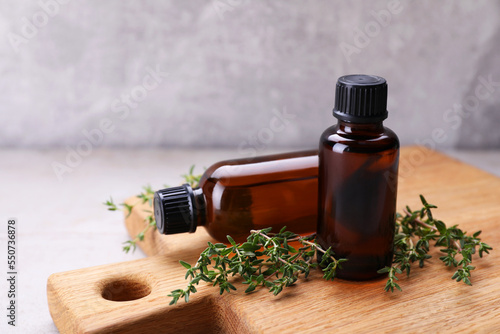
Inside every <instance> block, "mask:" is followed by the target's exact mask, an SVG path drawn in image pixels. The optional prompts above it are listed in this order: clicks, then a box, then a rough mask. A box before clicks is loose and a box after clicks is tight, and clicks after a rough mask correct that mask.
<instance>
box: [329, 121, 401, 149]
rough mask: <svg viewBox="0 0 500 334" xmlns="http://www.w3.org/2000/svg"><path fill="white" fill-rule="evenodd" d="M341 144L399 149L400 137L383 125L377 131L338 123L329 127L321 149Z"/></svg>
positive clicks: (366, 147)
mask: <svg viewBox="0 0 500 334" xmlns="http://www.w3.org/2000/svg"><path fill="white" fill-rule="evenodd" d="M335 145H341V146H343V147H351V148H352V150H356V148H364V149H366V150H370V148H371V149H374V150H385V149H399V147H400V143H399V138H398V136H397V135H396V133H395V132H394V131H392V130H391V129H390V128H388V127H384V126H381V127H380V129H378V130H377V131H367V130H351V131H346V129H344V128H342V127H340V126H339V125H338V124H337V125H333V126H331V127H329V128H327V129H326V130H325V131H324V132H323V134H322V135H321V139H320V149H321V148H323V149H325V148H327V147H333V146H335Z"/></svg>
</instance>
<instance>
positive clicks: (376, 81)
mask: <svg viewBox="0 0 500 334" xmlns="http://www.w3.org/2000/svg"><path fill="white" fill-rule="evenodd" d="M333 115H334V116H335V117H336V118H337V119H338V124H336V125H334V126H332V127H330V128H328V129H326V130H325V132H324V133H323V134H322V135H321V139H320V145H319V154H318V155H319V174H318V194H319V195H318V208H319V209H318V231H317V232H318V238H317V241H318V243H319V244H320V245H321V246H322V247H324V248H325V249H326V248H328V247H332V250H333V251H334V252H335V254H336V256H337V257H340V258H346V259H348V261H347V262H345V263H343V264H342V267H343V269H342V270H339V271H338V273H337V277H339V278H345V279H352V280H365V279H370V278H374V277H377V276H378V274H377V271H378V270H379V269H382V268H384V267H385V266H390V265H391V263H392V258H393V242H394V228H395V220H394V219H395V210H396V190H397V172H398V162H399V140H398V137H397V136H396V134H395V133H394V132H393V131H392V130H390V129H388V128H386V127H384V126H383V124H382V121H383V120H384V119H385V118H387V83H386V81H385V79H383V78H381V77H377V76H368V75H348V76H343V77H340V78H339V79H338V82H337V86H336V94H335V107H334V110H333Z"/></svg>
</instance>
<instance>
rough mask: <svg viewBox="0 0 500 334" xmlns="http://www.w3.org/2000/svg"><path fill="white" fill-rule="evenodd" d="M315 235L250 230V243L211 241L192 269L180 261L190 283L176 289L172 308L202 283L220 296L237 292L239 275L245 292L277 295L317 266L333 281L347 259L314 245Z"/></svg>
mask: <svg viewBox="0 0 500 334" xmlns="http://www.w3.org/2000/svg"><path fill="white" fill-rule="evenodd" d="M314 236H315V235H309V236H304V237H302V236H299V235H297V234H294V233H292V232H290V231H286V227H284V228H282V229H281V231H280V232H279V233H271V228H266V229H262V230H252V231H250V236H249V237H248V238H247V241H246V242H244V243H241V244H239V243H238V244H237V243H235V241H234V240H233V238H231V237H230V236H227V239H228V241H229V243H230V246H226V245H225V244H222V243H217V244H212V243H211V242H209V243H208V247H207V248H206V249H205V250H204V251H203V252H202V253H201V254H200V257H199V259H198V261H196V263H195V264H194V265H193V266H191V265H190V264H189V263H186V262H184V261H180V263H181V265H182V266H184V267H185V268H186V269H187V272H186V276H185V278H186V279H187V278H190V281H189V283H188V285H187V287H186V288H185V289H177V290H174V291H172V292H171V293H170V294H169V295H168V296H169V297H172V300H171V302H170V305H172V304H176V303H177V302H178V300H179V299H181V298H184V300H185V301H186V302H188V301H189V296H190V295H191V294H192V293H195V292H196V291H197V290H196V287H195V285H198V283H199V282H200V281H204V282H208V283H211V284H212V285H213V286H218V287H219V293H220V294H223V293H224V292H229V291H230V290H236V287H235V286H234V285H233V284H231V282H230V281H229V279H230V278H231V277H233V276H240V277H242V278H243V280H244V281H243V282H242V283H243V284H247V285H248V288H247V289H246V290H245V293H250V292H252V291H254V290H255V289H256V288H257V287H258V286H262V287H266V288H268V289H269V292H271V293H272V294H273V295H275V296H276V295H278V294H279V293H280V292H282V291H283V289H284V288H285V287H288V286H290V285H292V284H294V283H295V282H296V281H297V280H298V279H299V278H300V277H301V276H303V277H304V278H307V277H308V275H309V274H310V272H311V269H313V268H316V267H318V265H321V266H322V267H324V269H323V278H324V279H326V280H333V279H334V278H335V275H336V272H337V269H339V270H340V269H341V268H342V263H343V262H345V261H347V260H346V259H340V258H339V259H337V258H335V256H334V254H333V252H332V250H331V249H330V248H329V249H327V250H324V249H322V248H321V247H320V246H319V245H318V244H317V243H315V242H313V239H314ZM294 241H297V242H299V244H300V245H301V247H299V248H298V249H296V248H295V247H293V246H292V245H291V244H290V243H291V242H294ZM317 251H319V252H320V253H322V256H321V261H320V263H319V264H318V263H317V262H314V257H315V254H316V252H317Z"/></svg>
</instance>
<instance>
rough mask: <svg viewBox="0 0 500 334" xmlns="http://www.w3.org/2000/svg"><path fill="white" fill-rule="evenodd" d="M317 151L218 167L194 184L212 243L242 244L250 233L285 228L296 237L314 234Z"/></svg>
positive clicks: (275, 156) (237, 161) (238, 161)
mask: <svg viewBox="0 0 500 334" xmlns="http://www.w3.org/2000/svg"><path fill="white" fill-rule="evenodd" d="M317 176H318V157H317V151H306V152H295V153H287V154H280V155H273V156H266V157H261V158H253V159H248V160H241V159H240V160H233V161H223V162H220V163H218V164H216V165H214V166H212V167H210V168H209V169H208V170H207V171H206V172H205V175H204V176H203V177H202V179H201V180H200V188H201V189H202V190H203V194H205V201H206V206H205V208H206V214H205V216H206V218H205V221H204V222H202V223H201V224H200V225H204V226H205V227H206V228H207V230H208V232H209V234H210V235H211V236H212V237H214V238H215V239H217V240H220V241H227V239H226V235H228V234H229V235H230V236H231V237H233V238H234V240H236V241H237V242H241V241H244V240H245V239H246V237H247V236H248V235H249V234H250V230H258V229H263V228H267V227H273V232H279V230H280V229H281V228H282V227H283V226H286V227H287V229H288V230H290V231H293V232H295V233H299V234H309V233H314V232H315V231H316V221H317V203H318V202H317V198H318V193H317V189H318V179H317Z"/></svg>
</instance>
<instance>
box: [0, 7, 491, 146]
mask: <svg viewBox="0 0 500 334" xmlns="http://www.w3.org/2000/svg"><path fill="white" fill-rule="evenodd" d="M499 14H500V1H460V2H458V1H451V0H449V1H439V2H436V1H432V0H427V1H418V2H417V1H397V0H391V1H372V0H370V1H349V2H346V1H286V2H285V1H270V0H268V1H251V2H250V1H239V0H213V1H201V0H196V1H123V0H114V1H97V0H88V1H75V0H64V1H63V0H59V1H57V0H40V1H38V2H37V1H15V2H14V1H1V2H0V36H2V38H1V39H0V85H1V87H0V106H1V107H0V110H1V112H0V123H1V124H2V131H0V146H2V147H14V148H18V147H29V148H51V147H66V148H75V149H76V148H78V147H79V145H80V146H81V145H82V143H83V142H84V141H88V142H90V141H91V140H90V139H88V138H87V137H90V138H92V140H93V142H92V145H93V147H97V146H113V147H114V146H119V147H130V146H132V147H149V146H162V147H192V146H195V147H200V146H201V147H209V146H210V147H238V148H239V150H241V151H242V152H244V151H247V150H251V149H256V150H259V149H261V148H263V147H266V148H269V147H270V148H273V147H276V148H278V147H287V148H289V147H290V148H291V147H294V148H298V147H315V146H316V143H317V140H318V137H319V135H320V133H321V132H322V131H323V130H324V129H325V128H326V127H327V126H329V125H330V124H333V123H334V122H335V120H334V119H333V118H332V116H331V109H332V106H333V99H334V85H335V82H336V79H337V78H338V77H339V76H341V75H344V74H348V73H369V74H376V75H380V76H383V77H385V78H386V79H387V81H388V83H389V119H388V121H387V122H386V125H388V126H389V127H391V128H393V129H394V130H395V131H396V132H397V133H398V134H399V136H400V138H401V141H402V143H403V144H415V143H425V144H427V145H429V146H437V147H440V148H450V147H462V148H499V147H500V130H499V128H500V110H499V109H500V15H499ZM152 71H153V72H154V71H157V72H158V73H157V74H156V76H151V72H152ZM166 73H168V74H166ZM155 78H156V80H154V79H155ZM487 82H489V83H487ZM277 114H281V115H282V116H281V117H282V118H283V117H284V123H280V122H278V121H277V119H275V118H276V117H277V116H276V115H277ZM283 115H284V116H283ZM85 133H87V135H86V134H85ZM89 133H90V134H89Z"/></svg>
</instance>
